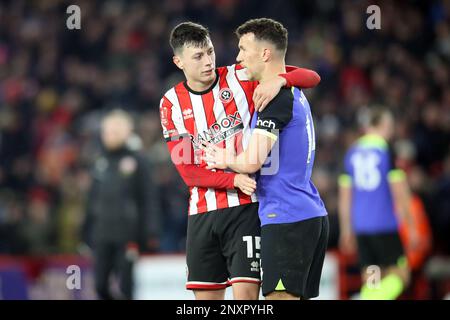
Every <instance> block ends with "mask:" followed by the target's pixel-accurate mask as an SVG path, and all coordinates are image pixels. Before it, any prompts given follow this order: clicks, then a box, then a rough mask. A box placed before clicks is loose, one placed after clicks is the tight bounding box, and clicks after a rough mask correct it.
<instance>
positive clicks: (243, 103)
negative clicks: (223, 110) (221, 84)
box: [227, 65, 251, 150]
mask: <svg viewBox="0 0 450 320" xmlns="http://www.w3.org/2000/svg"><path fill="white" fill-rule="evenodd" d="M235 67H236V65H232V66H228V67H227V68H228V73H227V82H228V86H229V87H230V89H231V91H233V94H234V101H235V103H236V107H237V109H238V111H239V114H240V115H241V117H242V123H243V124H244V131H243V136H242V145H243V147H244V150H245V149H247V147H248V144H249V142H250V136H251V131H250V120H251V119H250V116H251V115H250V110H249V105H248V102H247V97H246V96H245V91H244V90H243V89H242V87H241V85H240V84H239V80H238V79H237V78H236V74H235Z"/></svg>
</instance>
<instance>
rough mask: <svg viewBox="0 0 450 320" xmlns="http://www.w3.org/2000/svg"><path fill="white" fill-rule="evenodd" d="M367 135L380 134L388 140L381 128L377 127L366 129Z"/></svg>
mask: <svg viewBox="0 0 450 320" xmlns="http://www.w3.org/2000/svg"><path fill="white" fill-rule="evenodd" d="M366 135H372V136H379V137H381V138H383V139H384V140H387V139H386V137H385V136H384V134H383V133H382V132H381V131H380V130H377V129H376V128H368V129H367V130H366Z"/></svg>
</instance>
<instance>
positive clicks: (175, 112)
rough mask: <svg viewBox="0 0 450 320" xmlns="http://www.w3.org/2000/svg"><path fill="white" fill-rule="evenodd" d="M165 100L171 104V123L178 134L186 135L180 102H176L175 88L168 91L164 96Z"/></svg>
mask: <svg viewBox="0 0 450 320" xmlns="http://www.w3.org/2000/svg"><path fill="white" fill-rule="evenodd" d="M165 96H166V98H167V100H169V101H170V102H171V103H172V122H173V124H174V125H175V128H176V129H177V131H178V134H179V135H181V134H185V133H187V130H186V127H185V126H184V121H183V114H182V113H181V106H180V102H179V101H178V98H177V94H176V92H175V88H172V89H170V90H169V91H167V92H166V94H165Z"/></svg>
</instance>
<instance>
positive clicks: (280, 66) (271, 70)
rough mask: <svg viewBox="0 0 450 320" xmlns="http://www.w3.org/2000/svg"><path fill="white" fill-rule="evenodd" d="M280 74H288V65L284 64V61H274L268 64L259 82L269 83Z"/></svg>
mask: <svg viewBox="0 0 450 320" xmlns="http://www.w3.org/2000/svg"><path fill="white" fill-rule="evenodd" d="M280 73H286V64H285V63H284V60H282V61H272V62H270V63H268V64H267V66H266V68H265V69H264V71H263V73H262V75H261V79H260V80H259V82H261V83H263V82H266V81H269V80H270V79H273V78H275V77H276V76H278V75H279V74H280Z"/></svg>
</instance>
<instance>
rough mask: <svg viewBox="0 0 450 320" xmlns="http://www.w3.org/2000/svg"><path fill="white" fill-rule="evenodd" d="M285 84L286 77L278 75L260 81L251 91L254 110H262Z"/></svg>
mask: <svg viewBox="0 0 450 320" xmlns="http://www.w3.org/2000/svg"><path fill="white" fill-rule="evenodd" d="M285 84H286V79H284V78H283V77H280V76H276V77H274V78H273V79H271V80H269V81H266V82H263V83H260V84H259V85H258V86H257V87H256V89H255V91H254V92H253V102H254V103H255V110H256V111H257V112H261V111H263V110H264V109H265V108H266V107H267V105H268V104H269V102H270V101H272V100H273V98H275V97H276V95H277V94H278V93H279V92H280V89H281V88H282V87H283V86H284V85H285Z"/></svg>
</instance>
